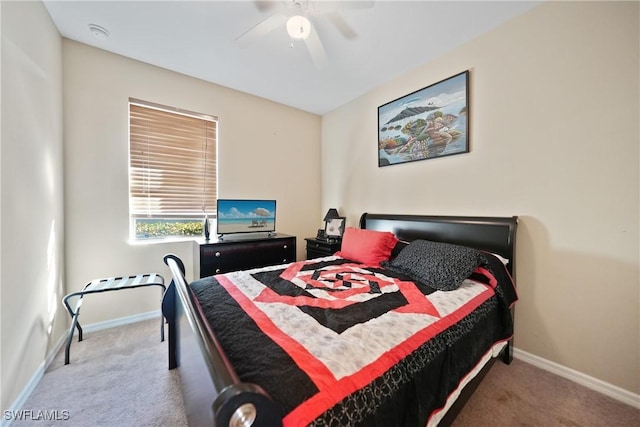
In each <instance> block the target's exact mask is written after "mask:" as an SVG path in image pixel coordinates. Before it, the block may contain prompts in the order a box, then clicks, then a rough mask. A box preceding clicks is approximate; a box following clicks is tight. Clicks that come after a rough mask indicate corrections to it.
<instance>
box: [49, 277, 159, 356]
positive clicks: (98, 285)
mask: <svg viewBox="0 0 640 427" xmlns="http://www.w3.org/2000/svg"><path fill="white" fill-rule="evenodd" d="M145 286H160V287H161V288H162V293H163V295H164V292H165V291H166V286H165V285H164V278H163V277H162V276H161V275H159V274H157V273H144V274H138V275H135V276H122V277H107V278H104V279H96V280H93V281H91V282H89V283H87V284H86V285H85V286H84V288H82V290H81V291H79V292H73V293H71V294H68V295H65V297H64V298H63V299H62V302H63V303H64V306H65V307H66V308H67V311H68V312H69V316H71V328H70V329H69V335H68V337H67V344H66V347H65V351H64V364H65V365H68V364H69V349H70V348H71V341H73V334H74V332H75V330H76V328H77V329H78V342H79V341H82V326H80V322H78V316H80V307H81V306H82V298H84V296H85V295H87V294H96V293H100V292H109V291H119V290H122V289H134V288H142V287H145ZM73 297H79V298H78V301H77V302H76V305H75V310H74V309H72V308H71V305H70V304H69V299H71V298H73ZM160 340H161V341H164V318H163V316H160Z"/></svg>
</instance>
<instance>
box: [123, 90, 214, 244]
mask: <svg viewBox="0 0 640 427" xmlns="http://www.w3.org/2000/svg"><path fill="white" fill-rule="evenodd" d="M217 127H218V122H217V118H216V117H213V116H207V115H203V114H198V113H192V112H189V111H183V110H179V109H176V108H171V107H165V106H161V105H156V104H151V103H148V102H144V101H139V100H135V99H130V100H129V216H130V235H131V237H132V238H133V239H138V240H139V239H149V238H163V237H176V236H198V235H202V231H203V230H202V226H203V222H204V221H203V219H204V217H205V214H208V213H209V212H215V205H216V198H217V178H216V144H217Z"/></svg>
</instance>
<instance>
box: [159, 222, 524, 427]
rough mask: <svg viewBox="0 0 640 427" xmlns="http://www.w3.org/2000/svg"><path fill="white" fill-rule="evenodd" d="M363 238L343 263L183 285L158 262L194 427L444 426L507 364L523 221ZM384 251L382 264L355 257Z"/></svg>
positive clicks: (397, 226)
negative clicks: (497, 366) (498, 363)
mask: <svg viewBox="0 0 640 427" xmlns="http://www.w3.org/2000/svg"><path fill="white" fill-rule="evenodd" d="M359 225H360V227H359V228H358V229H348V230H347V231H346V232H345V236H344V241H343V250H342V251H341V252H340V253H338V254H337V256H331V257H324V258H318V259H313V260H305V261H299V262H294V263H290V264H286V265H279V266H270V267H266V268H262V269H254V270H248V271H241V272H233V273H227V274H224V275H218V276H211V277H207V278H203V279H199V280H196V281H194V282H192V283H191V284H188V283H187V281H186V280H185V275H184V272H185V268H184V265H183V263H182V261H181V260H180V259H179V258H178V257H176V256H174V255H172V254H169V255H166V256H165V258H164V261H165V263H166V264H167V265H168V266H169V269H170V270H171V275H172V281H171V284H170V286H169V287H168V289H167V291H166V293H165V297H164V299H163V303H162V311H163V314H164V316H165V318H166V320H167V324H168V346H169V368H170V369H174V368H179V369H178V371H179V373H180V379H181V384H182V389H183V399H184V403H185V409H186V411H187V418H188V421H189V425H194V426H206V425H215V426H219V427H223V426H225V427H226V426H234V427H235V426H238V427H240V426H242V427H248V426H280V425H285V426H294V425H295V426H297V425H318V426H320V425H339V426H343V425H367V426H376V425H377V426H385V425H405V426H424V425H441V426H442V425H449V424H451V423H452V421H453V419H454V418H455V416H456V415H457V413H459V411H460V410H461V408H462V406H463V405H464V403H465V402H466V401H467V400H468V398H469V397H470V395H471V393H473V391H474V390H475V388H476V387H477V385H478V384H479V382H480V381H481V380H482V378H483V377H484V375H485V374H486V372H487V371H488V370H489V369H490V367H491V366H492V364H493V363H494V362H495V360H497V359H499V358H501V359H502V360H503V362H505V363H510V362H511V359H512V348H513V347H512V346H513V344H512V334H513V304H514V303H515V301H516V299H517V295H516V291H515V283H514V280H513V278H515V238H516V228H517V217H515V216H514V217H454V216H423V215H389V214H370V213H364V214H363V215H362V216H361V218H360V224H359ZM347 232H348V233H350V234H348V233H347ZM390 235H391V236H393V239H391V238H390V237H389V236H390ZM354 236H359V237H358V239H356V238H355V237H354ZM371 238H372V239H375V241H376V243H375V244H371V240H367V239H371ZM380 241H384V244H383V246H384V245H386V246H385V251H386V256H387V257H388V259H387V260H383V261H381V260H382V258H384V256H385V255H384V254H383V255H380V256H377V255H376V257H374V258H375V259H370V258H368V257H369V256H370V252H366V253H365V251H361V249H359V248H362V247H367V248H369V247H374V246H375V248H376V249H377V248H378V246H379V245H378V243H377V242H380ZM385 251H383V252H385ZM425 254H428V256H429V259H438V261H437V262H434V263H433V264H434V265H431V264H430V265H429V266H427V267H425V266H424V263H423V262H422V259H423V258H424V257H425ZM361 257H364V258H361ZM416 259H417V260H418V262H416ZM453 259H455V260H456V262H455V264H452V263H451V260H453ZM439 263H441V264H443V265H446V267H441V266H439V265H438V266H435V265H436V264H439ZM434 268H437V270H434ZM470 268H471V269H470ZM425 269H426V270H425ZM442 271H444V272H445V273H446V275H444V276H439V274H441V272H442ZM434 272H435V273H434ZM469 272H471V273H469ZM442 274H444V273H442ZM461 274H464V277H462V276H460V275H461ZM458 276H460V277H458ZM433 277H438V279H437V280H439V281H438V282H437V283H435V282H434V283H432V282H433V279H432V278H433ZM461 277H462V279H460V278H461ZM430 280H431V282H430ZM441 282H442V283H443V285H442V286H443V287H442V288H440V283H441ZM445 283H446V285H445Z"/></svg>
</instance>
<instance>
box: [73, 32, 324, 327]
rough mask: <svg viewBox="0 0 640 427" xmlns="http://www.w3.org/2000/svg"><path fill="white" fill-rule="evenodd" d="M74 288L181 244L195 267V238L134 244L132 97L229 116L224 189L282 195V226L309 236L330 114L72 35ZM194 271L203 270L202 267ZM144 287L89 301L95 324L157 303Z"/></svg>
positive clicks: (222, 150) (224, 130) (151, 264)
mask: <svg viewBox="0 0 640 427" xmlns="http://www.w3.org/2000/svg"><path fill="white" fill-rule="evenodd" d="M63 65H64V94H65V96H64V128H65V176H64V178H65V209H66V211H65V219H66V224H67V227H66V245H65V250H66V252H65V254H66V272H67V289H68V290H69V291H72V290H77V289H80V288H81V287H82V286H83V285H84V283H86V282H87V281H89V280H91V279H93V278H97V277H102V276H112V275H117V274H128V273H136V272H139V271H159V272H160V273H163V274H164V275H165V277H166V278H167V279H168V278H169V272H168V269H167V268H166V266H164V264H163V263H162V257H163V255H164V254H166V253H168V252H174V253H176V254H178V255H179V256H181V257H182V259H183V261H184V262H185V265H186V267H187V270H188V271H193V267H194V262H195V263H197V261H198V257H197V256H194V254H195V253H197V252H194V251H195V250H197V248H196V247H195V245H194V244H193V243H192V242H186V243H174V244H169V243H166V244H147V245H131V244H130V243H129V241H128V240H129V235H128V233H129V223H128V221H129V217H128V203H129V198H128V197H129V196H128V104H127V102H128V99H129V97H133V98H138V99H143V100H146V101H151V102H155V103H158V104H163V105H169V106H173V107H178V108H182V109H185V110H190V111H196V112H200V113H204V114H211V115H215V116H217V117H218V119H219V148H218V165H219V166H218V168H219V169H218V176H219V187H220V193H219V196H220V197H223V198H224V197H230V198H273V199H276V200H277V206H278V214H277V215H278V216H277V224H276V228H277V230H278V231H279V232H282V233H287V234H292V235H295V236H297V237H298V257H299V258H303V254H304V237H307V236H309V235H312V234H313V233H314V232H315V230H316V229H317V227H318V223H320V222H321V219H322V216H321V213H320V184H319V182H320V179H319V177H320V167H319V163H318V157H319V153H320V149H319V146H320V117H319V116H317V115H313V114H309V113H305V112H302V111H300V110H296V109H293V108H289V107H285V106H282V105H280V104H276V103H274V102H270V101H267V100H264V99H261V98H257V97H255V96H251V95H247V94H244V93H241V92H238V91H235V90H231V89H228V88H224V87H221V86H217V85H214V84H211V83H207V82H204V81H202V80H198V79H194V78H191V77H186V76H184V75H181V74H177V73H174V72H171V71H167V70H164V69H161V68H157V67H154V66H151V65H148V64H145V63H142V62H138V61H133V60H131V59H127V58H125V57H122V56H118V55H114V54H111V53H108V52H106V51H103V50H100V49H96V48H93V47H90V46H87V45H84V44H80V43H77V42H73V41H70V40H66V39H65V40H64V41H63ZM192 277H193V276H192ZM158 301H159V299H158V296H157V295H156V294H155V292H154V291H153V290H150V289H140V290H135V291H132V292H128V293H127V294H123V295H119V294H118V293H111V294H105V295H101V296H100V298H98V299H96V298H93V300H90V299H89V298H87V300H86V301H85V302H84V303H83V317H84V320H85V323H93V322H99V321H104V320H108V319H113V318H118V317H123V316H129V315H133V314H138V313H144V312H148V311H153V310H157V309H158V308H159V306H158Z"/></svg>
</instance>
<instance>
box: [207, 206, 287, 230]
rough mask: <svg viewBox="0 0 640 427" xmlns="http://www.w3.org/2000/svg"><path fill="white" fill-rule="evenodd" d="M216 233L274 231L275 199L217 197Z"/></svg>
mask: <svg viewBox="0 0 640 427" xmlns="http://www.w3.org/2000/svg"><path fill="white" fill-rule="evenodd" d="M216 221H217V226H218V227H217V233H218V234H219V235H223V234H232V233H259V232H268V233H272V232H275V231H276V201H275V200H235V199H233V200H232V199H218V202H217V220H216Z"/></svg>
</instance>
